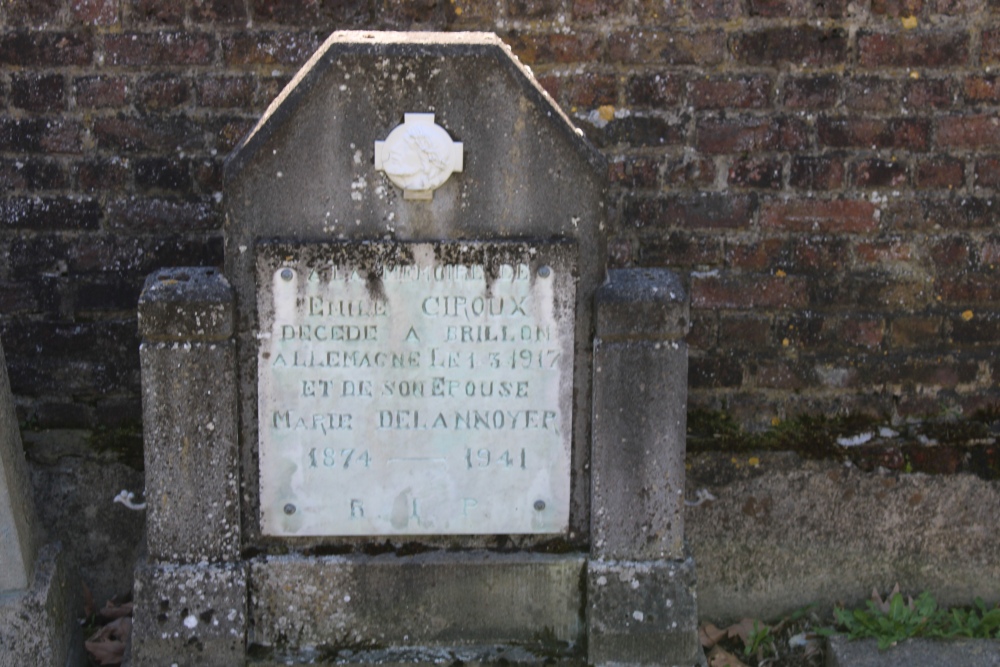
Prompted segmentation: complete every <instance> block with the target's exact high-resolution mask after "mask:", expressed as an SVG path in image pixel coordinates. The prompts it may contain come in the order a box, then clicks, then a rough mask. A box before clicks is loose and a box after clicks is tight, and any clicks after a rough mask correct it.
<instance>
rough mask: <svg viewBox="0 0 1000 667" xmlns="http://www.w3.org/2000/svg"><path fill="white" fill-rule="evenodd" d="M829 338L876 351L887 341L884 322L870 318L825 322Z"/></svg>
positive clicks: (827, 319) (833, 319)
mask: <svg viewBox="0 0 1000 667" xmlns="http://www.w3.org/2000/svg"><path fill="white" fill-rule="evenodd" d="M823 326H824V328H826V329H828V330H829V336H830V337H832V338H834V339H836V340H837V341H838V342H840V343H842V344H844V345H847V346H849V347H861V348H866V349H869V350H874V349H876V348H878V347H880V346H881V345H882V341H883V340H885V335H886V324H885V321H884V320H881V319H877V318H870V317H850V316H849V317H831V318H826V319H825V320H824V322H823Z"/></svg>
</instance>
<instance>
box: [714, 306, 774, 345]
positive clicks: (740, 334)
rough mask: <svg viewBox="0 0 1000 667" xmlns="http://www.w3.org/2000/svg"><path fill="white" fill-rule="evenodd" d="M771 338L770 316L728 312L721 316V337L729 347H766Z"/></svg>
mask: <svg viewBox="0 0 1000 667" xmlns="http://www.w3.org/2000/svg"><path fill="white" fill-rule="evenodd" d="M770 338H771V320H770V319H769V318H766V317H760V316H754V315H749V316H748V315H742V314H740V315H735V314H733V315H731V314H728V313H723V314H722V315H720V316H719V339H720V340H722V341H725V343H726V345H727V347H731V348H735V349H753V348H760V347H766V346H767V345H768V344H769V341H770Z"/></svg>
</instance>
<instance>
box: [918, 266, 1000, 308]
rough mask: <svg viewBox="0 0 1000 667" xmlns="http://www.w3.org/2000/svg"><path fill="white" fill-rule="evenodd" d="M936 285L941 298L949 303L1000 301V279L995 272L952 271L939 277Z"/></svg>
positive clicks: (966, 303) (963, 303) (964, 303)
mask: <svg viewBox="0 0 1000 667" xmlns="http://www.w3.org/2000/svg"><path fill="white" fill-rule="evenodd" d="M934 287H935V290H936V291H937V294H938V297H939V299H940V300H942V301H943V302H944V303H948V304H958V305H971V304H979V303H996V302H1000V280H997V278H996V274H994V273H972V272H963V273H961V274H954V273H952V274H948V275H947V276H944V277H941V278H938V280H937V282H936V284H935V286H934Z"/></svg>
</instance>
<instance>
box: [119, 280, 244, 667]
mask: <svg viewBox="0 0 1000 667" xmlns="http://www.w3.org/2000/svg"><path fill="white" fill-rule="evenodd" d="M233 310H234V309H233V293H232V289H231V287H230V285H229V283H228V281H227V280H226V279H225V278H224V277H223V276H222V275H221V274H220V273H219V272H218V271H217V270H215V269H212V268H201V267H198V268H191V267H184V268H172V269H163V270H160V271H157V272H155V273H153V274H152V275H150V276H149V278H147V280H146V284H145V286H144V288H143V291H142V295H141V296H140V298H139V331H140V333H141V334H142V337H143V341H142V346H141V348H140V360H141V364H142V387H143V395H142V403H143V430H144V433H143V436H144V452H145V467H146V512H147V521H146V531H147V536H146V543H147V551H148V555H147V559H148V560H147V561H146V562H143V563H140V564H139V565H138V566H137V568H136V586H135V602H136V606H135V624H134V630H133V638H132V655H131V659H132V662H131V665H132V667H143V666H146V665H167V666H169V665H177V666H178V667H184V666H185V665H217V666H222V665H242V664H243V661H244V658H245V652H246V646H245V644H246V566H245V565H244V564H242V563H241V562H239V561H240V498H239V488H240V475H239V448H238V436H237V383H236V349H235V341H234V339H233Z"/></svg>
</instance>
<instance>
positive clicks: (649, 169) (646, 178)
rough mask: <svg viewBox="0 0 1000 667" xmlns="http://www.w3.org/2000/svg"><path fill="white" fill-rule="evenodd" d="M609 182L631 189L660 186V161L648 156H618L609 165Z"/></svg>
mask: <svg viewBox="0 0 1000 667" xmlns="http://www.w3.org/2000/svg"><path fill="white" fill-rule="evenodd" d="M608 180H609V181H610V182H611V183H612V184H613V185H620V186H623V187H626V188H629V189H635V188H655V187H657V186H658V185H659V161H658V160H657V159H656V158H653V157H648V156H632V155H625V156H618V157H617V158H615V159H614V160H612V161H610V162H609V163H608Z"/></svg>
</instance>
